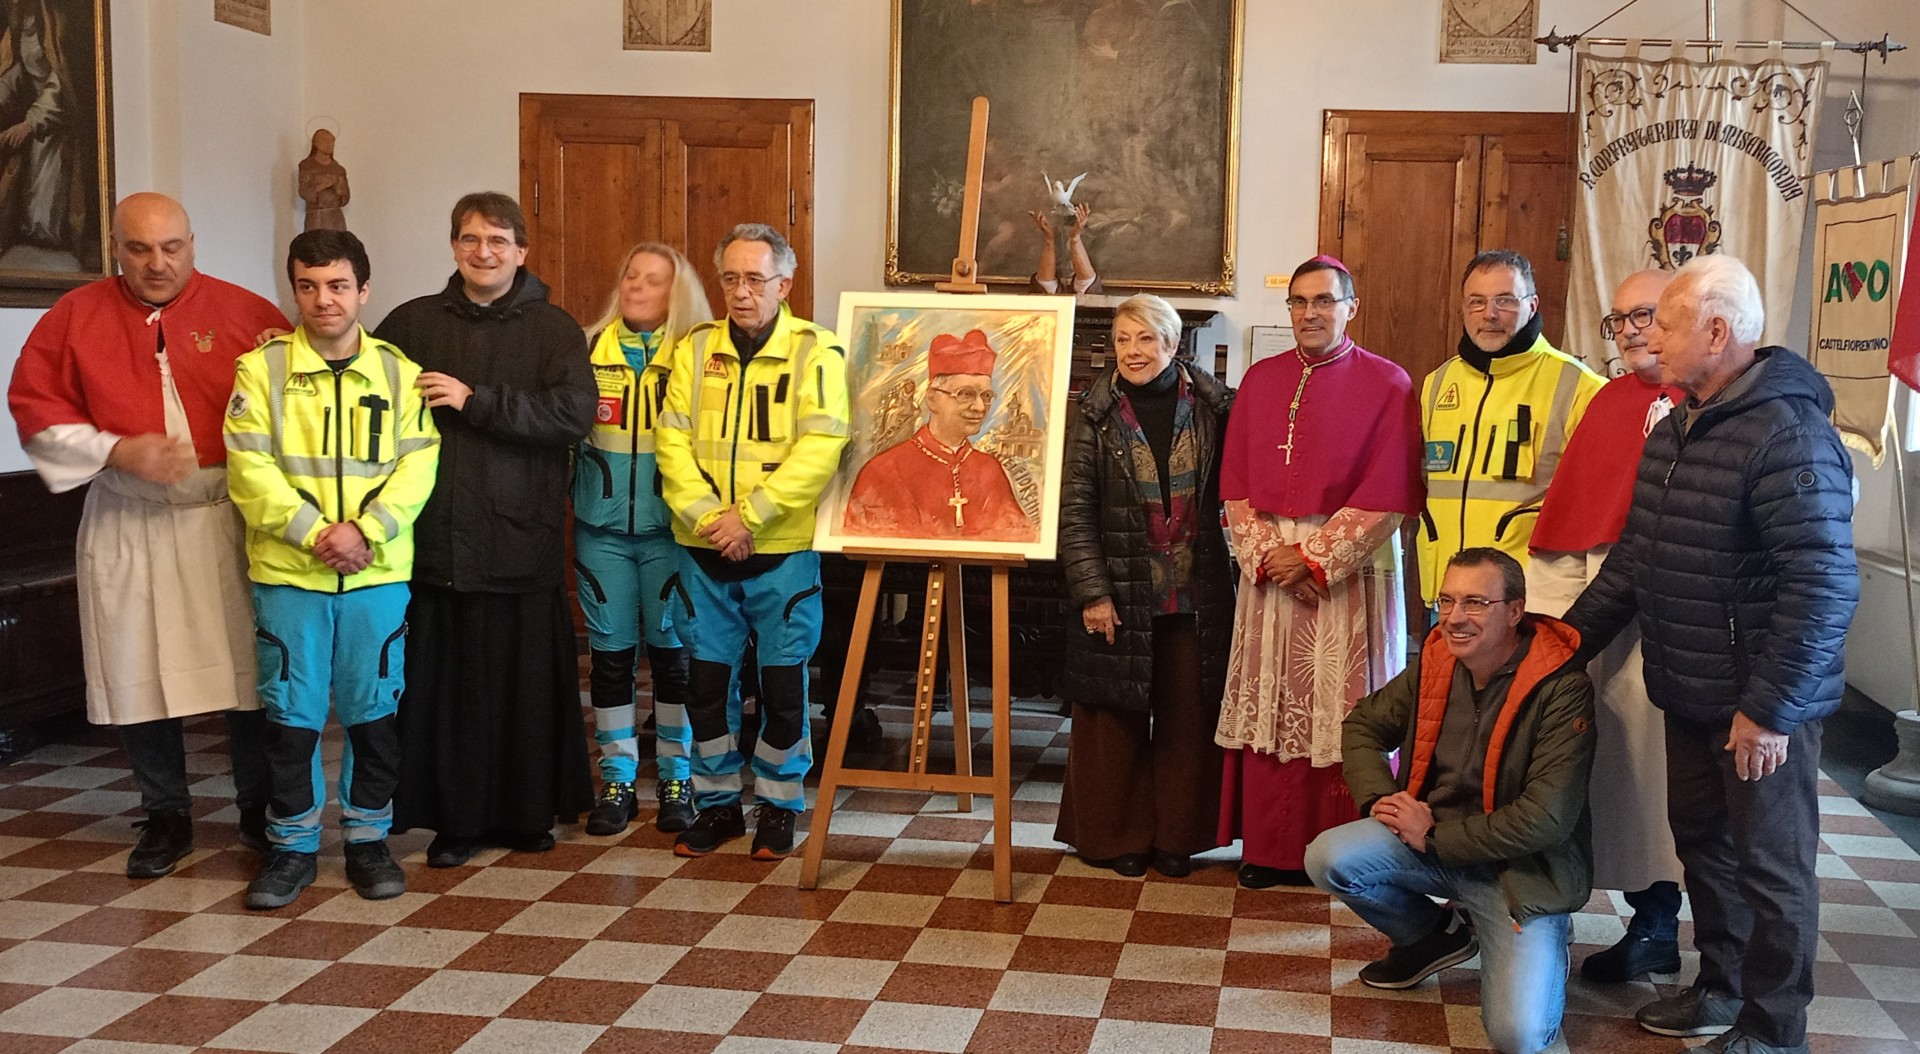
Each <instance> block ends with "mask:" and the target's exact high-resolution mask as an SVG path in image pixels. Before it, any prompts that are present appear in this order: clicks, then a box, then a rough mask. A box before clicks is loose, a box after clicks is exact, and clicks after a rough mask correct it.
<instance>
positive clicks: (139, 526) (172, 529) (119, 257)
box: [7, 194, 287, 878]
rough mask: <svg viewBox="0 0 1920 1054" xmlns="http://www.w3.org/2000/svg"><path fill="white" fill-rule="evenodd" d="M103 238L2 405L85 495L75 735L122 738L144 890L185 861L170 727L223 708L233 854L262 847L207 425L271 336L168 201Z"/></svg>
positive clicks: (251, 723)
mask: <svg viewBox="0 0 1920 1054" xmlns="http://www.w3.org/2000/svg"><path fill="white" fill-rule="evenodd" d="M112 242H113V256H114V260H115V261H116V262H117V263H118V264H119V267H120V274H119V275H118V276H116V277H113V278H105V279H102V280H100V281H98V282H94V283H91V284H89V285H84V286H81V287H80V288H78V289H75V290H73V291H72V292H69V293H67V294H66V295H64V296H62V297H61V298H60V299H59V300H58V301H56V302H55V303H54V305H53V308H52V309H51V310H49V311H48V312H47V313H46V315H45V316H43V317H42V318H41V319H40V321H39V323H38V324H36V325H35V326H34V327H33V333H32V334H31V335H30V336H28V338H27V343H26V346H25V347H23V348H21V349H20V361H19V363H18V365H16V366H15V367H14V372H13V383H12V385H11V386H10V387H9V388H8V390H7V403H8V406H9V407H10V408H11V409H12V411H13V418H14V422H15V423H16V424H17V425H18V426H19V429H20V443H21V446H22V447H24V448H25V450H26V453H27V456H28V457H29V458H31V459H32V460H33V466H34V468H35V470H37V471H38V472H39V473H40V478H41V479H42V480H44V481H45V482H46V484H47V486H48V488H49V489H51V490H53V491H55V492H56V493H57V492H60V491H67V490H72V489H74V488H75V487H78V486H80V485H82V484H85V483H89V482H91V483H92V488H91V489H90V490H89V491H88V492H87V501H86V509H85V511H84V512H83V513H82V514H81V519H80V531H79V539H78V546H77V557H78V559H77V561H76V577H77V580H78V585H79V593H80V597H79V600H80V644H81V651H82V655H83V657H84V660H85V665H86V675H87V719H88V720H89V721H92V722H93V723H95V724H102V725H108V724H110V725H115V726H118V727H119V729H120V734H121V739H122V742H123V743H124V744H125V746H126V750H127V756H128V758H129V760H130V761H131V763H132V768H133V778H134V783H135V784H136V785H138V786H139V788H140V801H141V806H142V807H143V808H144V809H145V810H146V813H147V819H146V821H145V824H144V826H145V831H144V833H142V834H141V836H140V841H139V844H138V845H136V846H135V847H134V849H133V852H132V853H131V854H130V855H129V856H128V858H127V865H126V866H127V875H128V876H129V877H131V878H156V877H158V876H160V875H164V874H167V873H168V872H170V871H172V870H173V866H174V863H175V862H176V861H178V860H179V859H180V858H181V857H183V856H186V855H187V854H188V853H189V852H191V851H192V849H193V821H192V814H191V812H190V808H191V806H192V804H193V800H192V798H191V796H190V794H189V791H188V784H187V768H186V753H185V750H184V747H183V742H182V739H181V719H182V718H184V717H190V716H193V715H196V714H206V713H213V712H216V711H225V712H226V716H227V732H228V746H229V748H230V749H231V752H232V756H233V782H234V791H235V797H236V799H237V804H238V805H239V807H240V837H241V841H243V842H245V843H246V844H248V845H251V846H253V847H254V848H256V849H261V850H264V849H265V847H266V806H267V793H268V774H267V767H266V760H267V759H266V751H267V742H266V737H267V728H266V718H265V715H264V714H263V713H262V712H261V710H260V700H259V698H258V696H257V695H256V694H255V692H254V640H253V605H252V602H251V600H250V598H249V595H248V588H247V562H246V556H245V554H244V552H243V551H242V548H241V532H242V527H243V525H242V523H241V520H240V514H239V512H237V511H236V510H235V509H234V507H233V502H232V501H231V500H230V499H229V498H228V496H227V473H226V460H227V448H226V444H225V441H224V440H223V438H222V436H221V432H220V422H221V420H222V415H224V414H225V413H226V412H227V400H228V397H229V396H230V395H231V394H232V393H233V364H234V360H235V359H237V358H239V357H240V356H241V355H242V354H244V353H245V352H247V351H249V350H251V349H252V348H253V347H254V346H255V345H256V344H258V343H260V338H261V336H262V335H264V333H265V332H266V331H267V330H270V329H271V330H277V331H282V332H284V331H285V329H286V325H287V320H286V318H285V316H283V315H281V314H280V312H279V311H278V310H276V309H275V308H274V306H273V305H272V304H270V303H268V302H267V301H265V300H263V299H261V298H260V297H258V296H255V295H254V294H252V293H249V292H247V291H246V290H244V289H242V288H240V287H239V286H236V285H230V284H228V283H226V282H222V281H220V280H219V279H217V278H212V277H209V276H207V275H203V274H200V273H199V272H197V271H195V270H194V267H193V229H192V226H191V225H190V224H189V222H188V220H187V213H186V210H185V209H182V208H181V207H180V203H179V202H177V201H174V200H173V199H171V198H168V197H164V196H162V195H159V194H134V195H131V196H129V197H128V198H127V199H126V200H124V201H122V202H121V203H120V205H119V207H118V208H116V209H115V210H114V214H113V239H112Z"/></svg>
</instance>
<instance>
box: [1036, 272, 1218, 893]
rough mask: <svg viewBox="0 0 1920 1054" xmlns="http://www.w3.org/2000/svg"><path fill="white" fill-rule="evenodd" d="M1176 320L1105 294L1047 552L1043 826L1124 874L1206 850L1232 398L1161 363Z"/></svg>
mask: <svg viewBox="0 0 1920 1054" xmlns="http://www.w3.org/2000/svg"><path fill="white" fill-rule="evenodd" d="M1179 342H1180V316H1179V315H1178V314H1176V313H1175V312H1174V310H1173V308H1172V307H1171V306H1169V305H1168V304H1167V302H1166V301H1164V300H1162V299H1160V298H1159V297H1156V296H1144V295H1143V296H1136V297H1133V298H1132V299H1129V300H1127V301H1126V302H1125V303H1123V304H1121V305H1120V307H1119V309H1118V310H1117V311H1116V313H1115V315H1114V320H1113V343H1114V359H1115V368H1114V371H1113V372H1111V373H1109V374H1107V375H1106V376H1103V377H1101V378H1100V379H1099V380H1098V381H1096V382H1094V384H1093V387H1092V388H1090V389H1089V390H1088V391H1087V393H1086V395H1085V396H1084V397H1082V399H1081V400H1080V407H1079V411H1078V412H1077V413H1075V414H1073V415H1072V421H1071V425H1070V427H1071V429H1072V430H1071V431H1070V432H1069V434H1068V438H1067V452H1066V465H1065V470H1064V474H1063V479H1062V483H1061V510H1060V562H1061V566H1062V570H1063V572H1064V574H1065V577H1066V583H1067V591H1068V593H1069V595H1070V596H1071V597H1072V599H1073V600H1074V602H1075V603H1076V604H1077V605H1078V614H1077V617H1075V619H1074V622H1075V625H1074V626H1073V627H1072V628H1071V629H1070V630H1069V631H1068V633H1067V664H1066V678H1065V692H1066V697H1067V700H1068V701H1069V702H1071V703H1072V704H1073V732H1072V743H1071V745H1070V747H1069V748H1068V753H1067V776H1066V786H1065V788H1064V791H1063V793H1062V795H1061V802H1060V821H1059V825H1058V827H1057V828H1056V830H1055V832H1054V837H1055V838H1057V839H1058V840H1060V841H1062V842H1065V843H1067V844H1068V845H1071V846H1073V847H1074V849H1075V850H1076V851H1077V852H1078V853H1079V854H1080V856H1081V858H1082V859H1083V860H1085V861H1086V862H1087V863H1089V864H1092V865H1094V866H1097V867H1106V868H1111V869H1112V870H1114V871H1117V872H1119V873H1120V874H1123V875H1140V874H1145V873H1146V869H1147V866H1148V864H1149V863H1151V864H1152V865H1153V866H1154V867H1155V868H1156V869H1157V870H1159V871H1160V872H1161V873H1162V874H1165V875H1170V876H1175V877H1178V876H1181V875H1185V874H1187V873H1188V871H1189V869H1190V866H1191V865H1190V862H1189V860H1188V858H1189V857H1190V856H1191V855H1192V854H1194V853H1197V852H1204V851H1206V850H1208V849H1212V848H1214V847H1215V846H1217V845H1219V840H1218V838H1217V836H1216V829H1217V828H1218V826H1219V822H1218V821H1219V808H1220V760H1221V758H1220V749H1219V748H1218V747H1217V746H1215V745H1214V742H1213V727H1214V723H1215V721H1216V719H1217V718H1218V716H1219V712H1220V697H1221V693H1222V691H1223V689H1224V687H1225V683H1226V670H1227V652H1228V650H1229V647H1230V644H1231V634H1232V631H1233V575H1232V573H1231V571H1230V570H1229V568H1228V565H1227V544H1226V536H1225V533H1224V532H1223V531H1222V529H1221V526H1220V486H1219V483H1220V479H1219V477H1220V454H1221V448H1222V445H1223V442H1222V441H1223V439H1224V437H1225V436H1226V431H1227V410H1228V407H1229V406H1231V404H1232V401H1233V393H1232V392H1231V391H1229V390H1228V389H1227V388H1226V387H1225V386H1224V385H1222V384H1220V382H1218V381H1216V380H1214V379H1213V377H1212V376H1211V375H1209V374H1207V373H1206V372H1205V371H1202V370H1199V369H1196V368H1195V367H1194V366H1193V365H1192V364H1191V363H1187V362H1175V361H1174V360H1173V354H1174V351H1175V350H1176V349H1177V348H1178V347H1179Z"/></svg>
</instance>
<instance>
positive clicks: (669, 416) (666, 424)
mask: <svg viewBox="0 0 1920 1054" xmlns="http://www.w3.org/2000/svg"><path fill="white" fill-rule="evenodd" d="M695 398H696V399H697V398H699V397H698V396H695ZM659 427H661V428H672V429H676V430H678V431H681V432H691V431H693V415H691V414H683V413H681V412H680V411H678V410H662V411H660V424H659Z"/></svg>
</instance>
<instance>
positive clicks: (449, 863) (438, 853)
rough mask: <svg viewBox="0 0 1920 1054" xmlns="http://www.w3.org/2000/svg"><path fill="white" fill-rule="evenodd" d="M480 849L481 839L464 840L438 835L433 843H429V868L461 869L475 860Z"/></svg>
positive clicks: (447, 835) (453, 836)
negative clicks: (460, 867) (461, 866)
mask: <svg viewBox="0 0 1920 1054" xmlns="http://www.w3.org/2000/svg"><path fill="white" fill-rule="evenodd" d="M479 849H480V839H478V838H462V837H460V836H459V835H452V834H436V835H434V836H433V841H431V842H428V843H427V866H428V867H459V866H460V865H462V864H464V863H466V862H467V861H469V860H472V859H473V854H474V853H476V852H478V851H479Z"/></svg>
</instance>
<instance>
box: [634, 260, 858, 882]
mask: <svg viewBox="0 0 1920 1054" xmlns="http://www.w3.org/2000/svg"><path fill="white" fill-rule="evenodd" d="M714 260H715V263H716V264H717V265H718V266H719V270H720V286H721V288H722V289H723V290H725V292H726V302H727V318H726V320H725V321H714V322H709V323H704V324H702V325H700V326H697V327H695V328H694V330H693V331H692V332H691V333H690V334H688V336H687V337H686V339H684V340H682V341H681V342H680V344H679V346H678V347H676V348H675V349H674V355H673V367H672V373H671V375H670V376H669V379H668V381H667V395H666V400H665V403H664V404H663V406H662V407H661V412H660V423H659V425H658V426H656V428H655V429H654V457H655V459H656V461H657V463H658V465H659V468H660V476H661V481H662V490H663V492H664V496H665V497H666V500H667V507H668V508H669V509H671V510H672V512H673V534H674V537H675V539H677V540H678V541H679V542H680V544H681V545H682V546H683V547H684V555H683V557H682V559H681V560H680V570H679V574H678V575H677V576H676V578H675V580H674V581H673V582H670V583H669V587H670V589H673V588H674V587H676V586H677V592H676V593H675V596H674V597H673V598H672V599H671V600H670V601H669V605H668V606H669V608H670V610H671V612H672V615H673V620H674V630H675V632H676V633H677V634H678V635H679V637H680V640H681V641H682V642H683V643H684V644H686V646H687V647H688V649H689V650H690V651H691V652H692V653H693V663H692V692H691V701H690V703H689V705H688V707H687V721H688V724H689V725H691V726H692V730H693V760H692V766H691V767H692V771H693V800H694V806H695V807H696V808H697V809H698V810H699V815H698V816H697V818H696V819H695V820H694V822H693V826H692V827H690V828H688V829H687V830H685V831H682V832H681V833H680V836H679V837H678V839H676V840H675V842H674V847H673V848H674V852H676V853H678V854H680V855H681V856H704V855H706V854H708V853H711V852H713V851H714V850H715V849H718V848H719V847H720V846H721V845H723V844H725V843H726V842H728V841H730V840H732V839H734V838H738V837H740V836H741V835H743V834H745V833H746V819H745V817H744V816H743V815H742V814H741V808H740V795H741V780H740V770H741V768H743V767H744V766H745V764H746V762H745V759H744V758H742V757H741V755H740V707H739V702H738V692H737V689H736V684H737V679H738V676H739V674H738V670H737V667H738V666H739V664H740V661H741V656H742V654H743V653H744V651H745V649H746V645H747V639H748V637H749V635H751V636H752V638H753V640H754V646H755V649H756V655H757V657H758V661H759V666H760V671H759V672H760V713H761V721H762V725H761V731H760V741H759V744H758V745H757V746H756V747H755V748H754V752H753V775H754V787H753V789H754V796H755V797H756V798H757V799H759V803H760V804H759V808H758V810H757V812H756V817H755V830H754V837H753V856H754V858H755V859H759V860H777V859H779V858H781V857H784V856H786V855H787V854H789V853H791V852H792V851H793V821H794V819H795V817H797V816H799V814H800V812H801V811H802V810H804V809H805V808H806V795H805V793H804V792H803V791H802V788H801V783H802V781H803V780H805V779H806V775H807V770H808V769H809V768H811V767H812V765H813V743H812V739H811V737H810V734H809V728H808V720H807V661H808V660H809V659H811V658H812V657H813V650H814V648H815V647H817V646H818V645H819V643H820V556H819V554H817V553H815V552H813V551H812V547H813V514H814V505H815V503H816V502H817V501H818V499H819V497H820V492H821V491H822V490H824V489H825V488H826V485H827V481H828V480H830V479H832V478H833V474H834V472H835V471H837V470H838V469H839V467H840V450H841V448H842V447H844V446H846V443H847V434H848V426H847V378H846V355H845V351H844V350H843V349H842V347H841V346H840V340H839V338H838V337H835V336H834V335H833V332H832V331H831V330H828V329H825V328H823V327H821V326H816V325H814V324H813V323H811V322H808V321H805V320H803V319H798V318H795V317H794V316H793V314H792V313H791V312H789V311H788V310H787V308H786V305H785V304H784V303H783V302H782V301H783V300H784V299H785V298H786V295H787V292H788V290H790V289H791V288H792V287H793V272H794V268H795V266H796V263H797V261H796V260H795V259H794V255H793V250H792V248H790V247H789V246H788V245H787V242H786V239H785V238H782V237H781V236H780V234H779V232H777V231H775V230H774V229H773V228H771V227H768V226H765V225H764V224H758V223H743V224H741V225H740V226H738V227H735V228H734V229H733V230H732V231H731V232H730V233H729V234H728V235H727V236H726V237H725V238H724V239H722V240H721V242H720V248H719V249H718V250H717V251H716V252H715V253H714Z"/></svg>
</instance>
